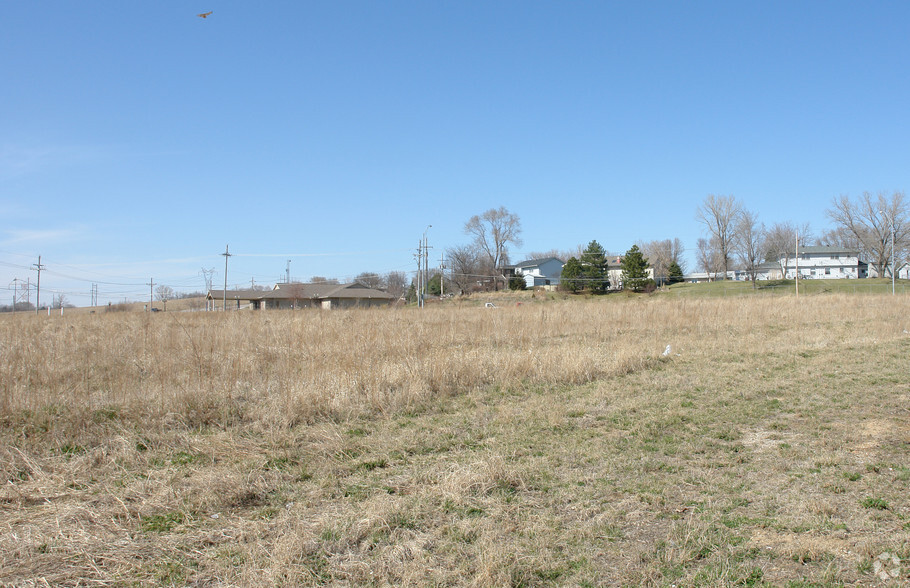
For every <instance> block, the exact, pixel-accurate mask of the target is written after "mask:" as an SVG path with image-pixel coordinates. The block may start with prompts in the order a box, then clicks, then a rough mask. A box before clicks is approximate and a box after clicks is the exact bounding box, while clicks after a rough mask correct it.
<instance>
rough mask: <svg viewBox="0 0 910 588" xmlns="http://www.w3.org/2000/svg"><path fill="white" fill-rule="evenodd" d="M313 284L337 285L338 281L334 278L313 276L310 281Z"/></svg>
mask: <svg viewBox="0 0 910 588" xmlns="http://www.w3.org/2000/svg"><path fill="white" fill-rule="evenodd" d="M310 282H311V283H313V284H337V283H338V280H336V279H335V278H326V277H324V276H313V279H312V280H310Z"/></svg>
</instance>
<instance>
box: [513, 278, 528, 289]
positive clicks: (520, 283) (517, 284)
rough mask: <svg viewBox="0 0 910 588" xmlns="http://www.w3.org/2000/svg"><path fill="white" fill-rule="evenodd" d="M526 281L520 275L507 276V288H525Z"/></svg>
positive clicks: (526, 285)
mask: <svg viewBox="0 0 910 588" xmlns="http://www.w3.org/2000/svg"><path fill="white" fill-rule="evenodd" d="M527 287H528V283H527V282H525V279H524V278H522V277H521V276H512V277H511V278H509V290H525V289H527Z"/></svg>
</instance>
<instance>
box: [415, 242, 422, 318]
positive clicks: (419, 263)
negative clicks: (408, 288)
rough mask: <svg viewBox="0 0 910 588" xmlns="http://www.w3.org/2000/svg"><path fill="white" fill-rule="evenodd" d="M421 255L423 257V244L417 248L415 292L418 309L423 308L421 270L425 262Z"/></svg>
mask: <svg viewBox="0 0 910 588" xmlns="http://www.w3.org/2000/svg"><path fill="white" fill-rule="evenodd" d="M421 255H423V243H420V244H419V245H418V246H417V255H416V256H415V257H417V275H416V278H417V289H416V290H415V293H416V294H417V308H422V307H423V295H422V292H423V290H421V289H420V274H421V271H420V268H421V267H423V260H422V259H421V258H420V256H421Z"/></svg>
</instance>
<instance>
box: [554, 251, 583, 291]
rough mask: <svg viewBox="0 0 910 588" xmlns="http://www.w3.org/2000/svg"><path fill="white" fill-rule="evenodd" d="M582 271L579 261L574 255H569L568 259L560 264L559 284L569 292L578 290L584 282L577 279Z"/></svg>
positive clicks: (580, 276)
mask: <svg viewBox="0 0 910 588" xmlns="http://www.w3.org/2000/svg"><path fill="white" fill-rule="evenodd" d="M582 273H583V272H582V267H581V262H580V261H578V259H577V258H575V257H570V258H569V261H567V262H566V264H565V265H564V266H562V274H561V275H560V277H559V285H560V286H561V287H562V288H563V289H565V290H568V291H569V292H573V293H574V292H578V291H579V290H581V289H582V288H583V287H584V283H583V282H581V281H579V280H580V279H581V278H582Z"/></svg>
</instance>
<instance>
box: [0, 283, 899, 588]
mask: <svg viewBox="0 0 910 588" xmlns="http://www.w3.org/2000/svg"><path fill="white" fill-rule="evenodd" d="M908 330H910V312H908V299H907V298H905V297H902V296H899V297H897V298H893V297H891V296H890V295H881V296H879V295H872V296H861V297H859V296H849V295H841V294H830V295H818V296H812V297H803V298H800V299H799V300H795V299H794V298H793V297H788V296H768V297H760V296H740V297H735V298H701V299H698V298H688V297H677V298H671V297H666V296H650V297H647V296H642V297H625V296H608V297H605V298H600V299H589V300H585V299H574V300H561V299H549V300H538V299H533V298H531V297H530V295H528V296H527V297H526V298H525V299H523V303H522V304H521V305H516V304H515V303H514V299H513V301H512V302H510V303H508V304H507V303H505V302H503V303H502V304H500V305H499V307H498V308H493V309H488V308H483V307H482V306H481V305H479V304H476V303H473V302H471V301H468V302H461V303H453V304H449V305H439V306H431V307H428V308H427V309H425V310H423V311H419V310H416V309H375V310H351V311H328V312H323V311H297V312H292V311H274V312H235V313H175V312H168V313H156V314H152V313H97V314H93V315H88V314H77V313H73V314H70V315H66V316H62V317H60V316H51V317H47V316H34V315H27V316H25V315H22V316H11V317H4V318H3V320H0V358H2V362H0V423H2V428H0V475H2V477H3V488H2V491H0V585H10V586H47V585H51V586H111V585H113V586H146V585H173V586H185V585H192V586H298V585H326V584H331V585H376V586H385V585H413V586H426V585H433V586H443V585H467V586H562V585H573V586H612V585H628V586H638V585H653V586H761V585H770V586H781V585H782V586H788V585H789V586H829V585H830V586H838V585H883V584H884V585H887V584H889V583H890V584H892V585H901V584H908V583H910V501H908V489H910V396H908V392H910V375H908V368H910V361H908V360H910V334H908ZM667 345H670V346H671V353H670V354H669V355H668V356H664V355H663V352H664V350H665V348H666V346H667Z"/></svg>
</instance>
